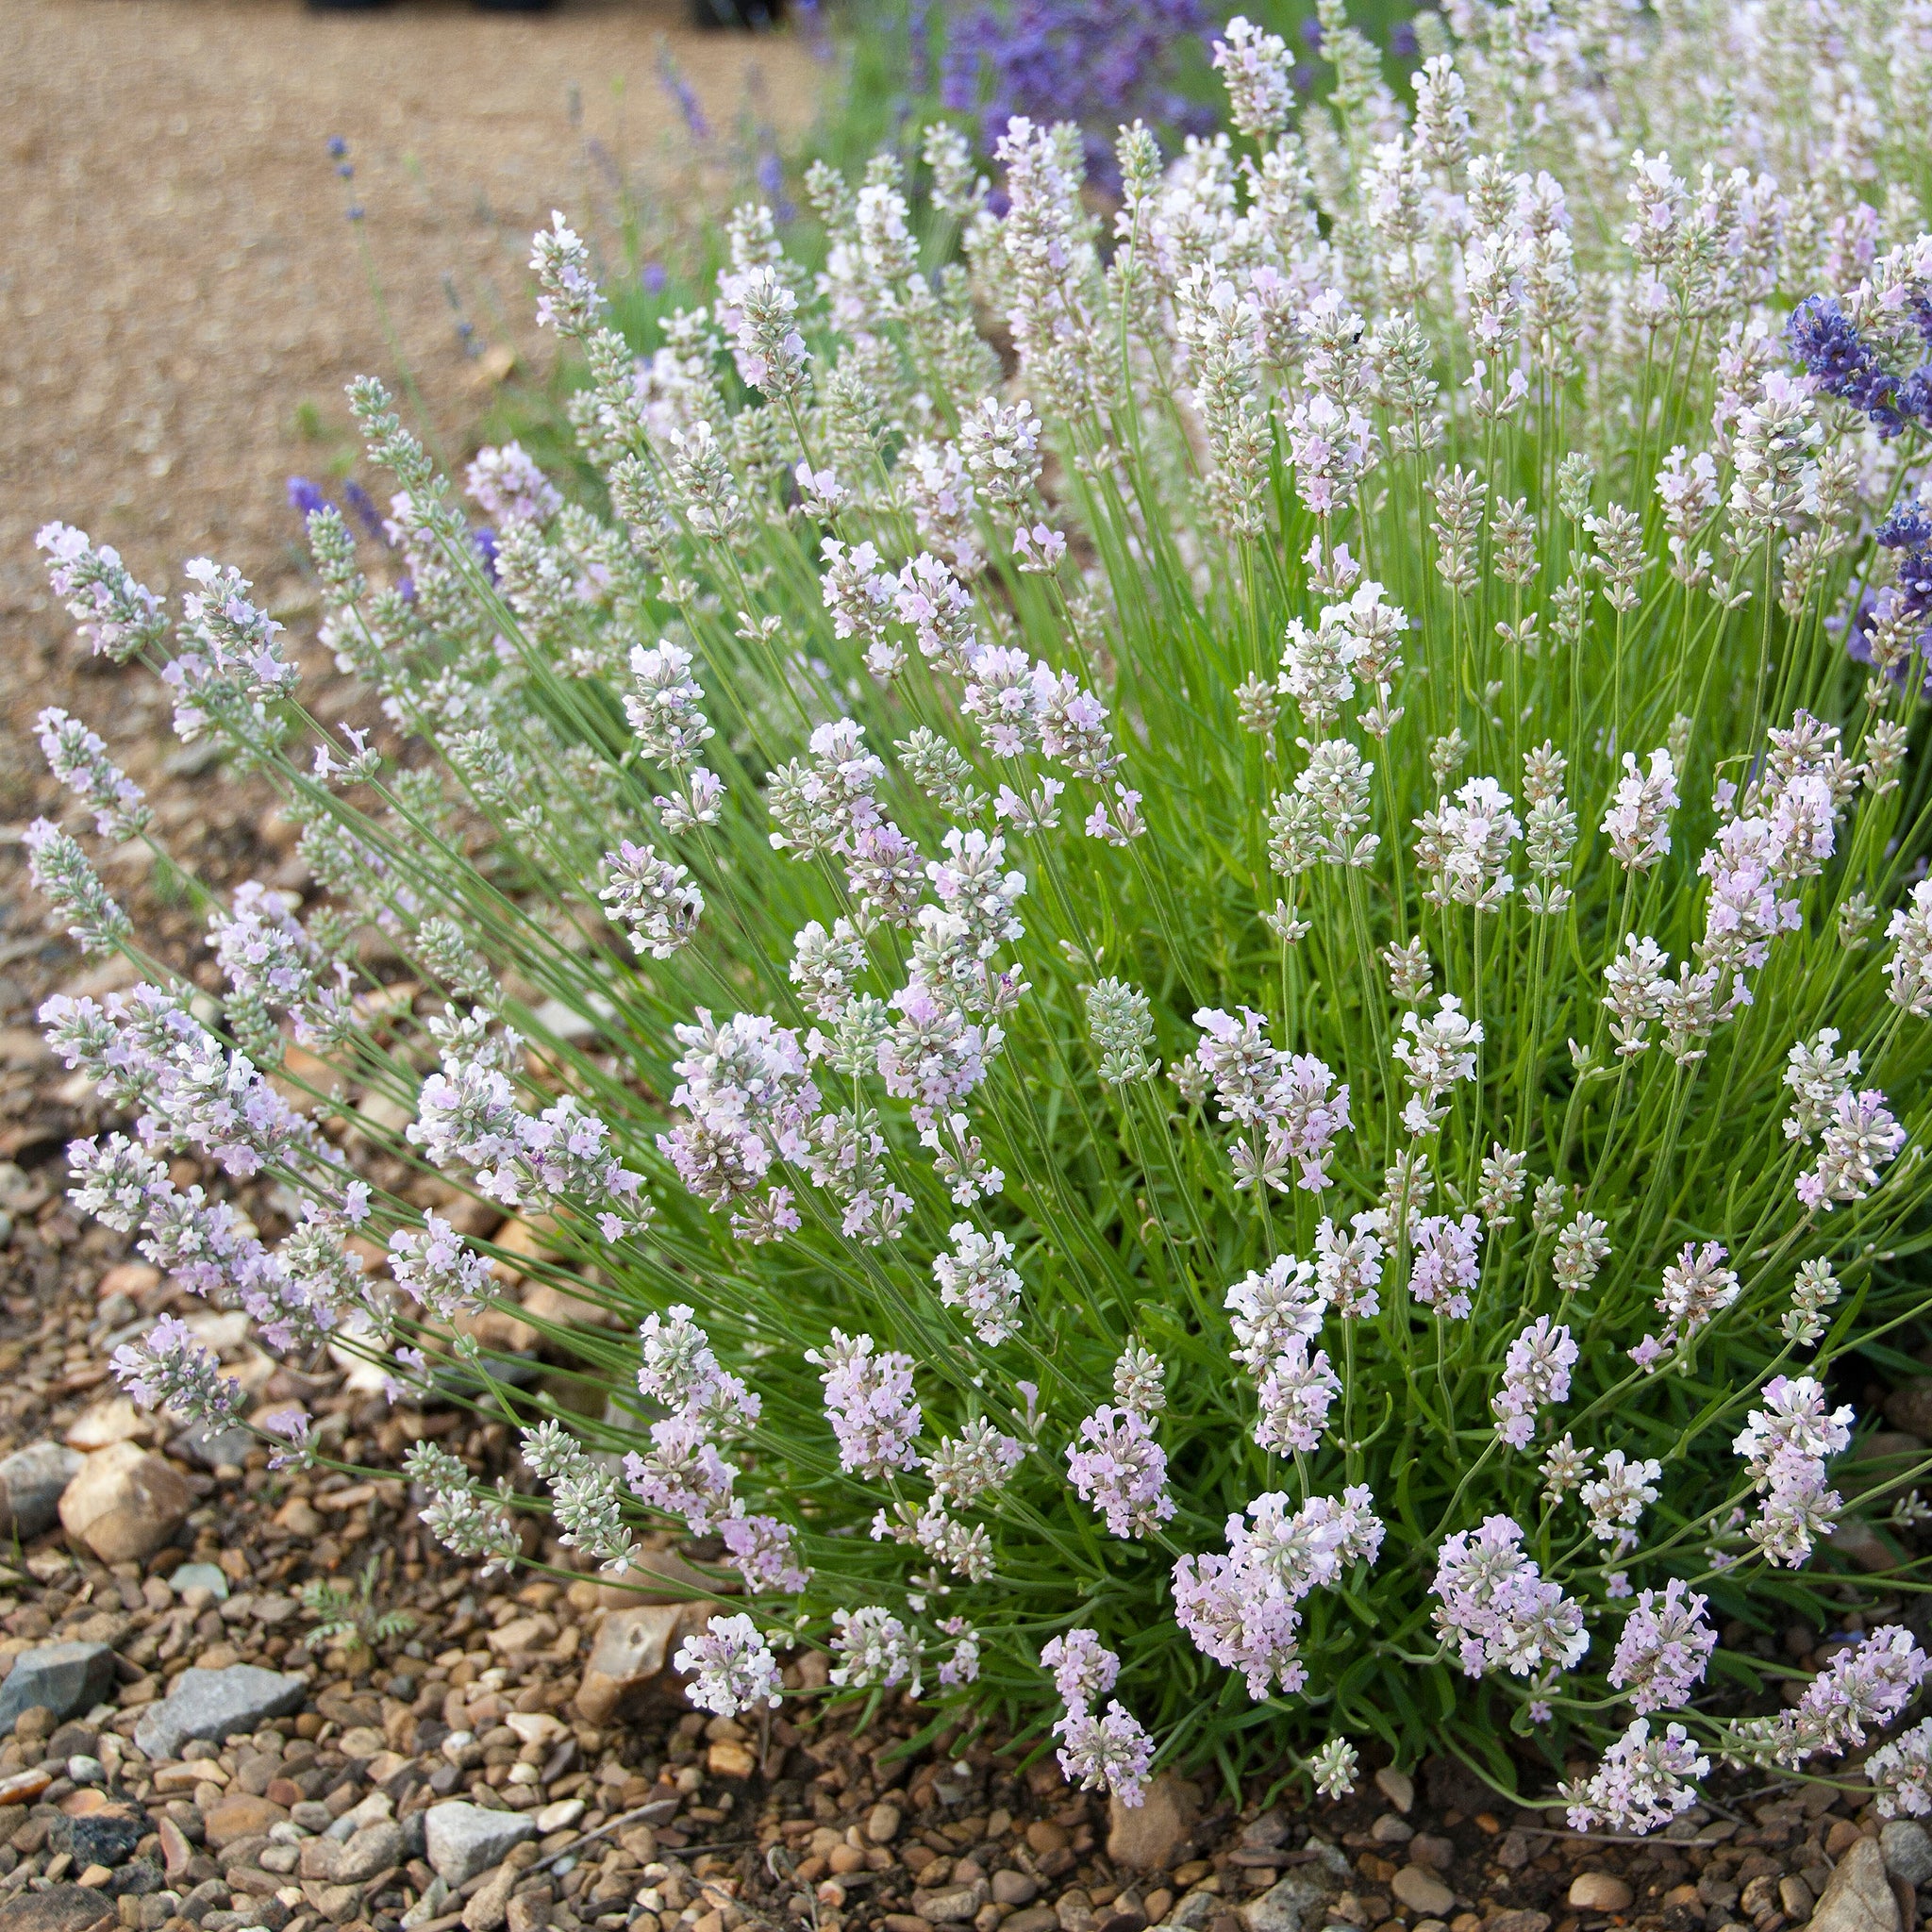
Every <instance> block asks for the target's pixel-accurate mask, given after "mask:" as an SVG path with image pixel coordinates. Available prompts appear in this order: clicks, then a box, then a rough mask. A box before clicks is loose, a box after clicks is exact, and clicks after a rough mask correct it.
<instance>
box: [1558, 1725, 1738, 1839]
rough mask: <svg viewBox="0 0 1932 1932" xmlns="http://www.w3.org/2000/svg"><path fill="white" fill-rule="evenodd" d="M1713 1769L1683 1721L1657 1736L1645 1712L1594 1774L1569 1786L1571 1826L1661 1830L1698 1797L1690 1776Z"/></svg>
mask: <svg viewBox="0 0 1932 1932" xmlns="http://www.w3.org/2000/svg"><path fill="white" fill-rule="evenodd" d="M1709 1769H1710V1760H1709V1758H1707V1757H1701V1756H1700V1755H1699V1754H1698V1750H1697V1747H1696V1746H1695V1745H1694V1744H1693V1743H1691V1739H1690V1736H1689V1734H1688V1733H1687V1732H1686V1731H1685V1729H1684V1727H1683V1725H1682V1724H1671V1725H1669V1726H1668V1727H1667V1728H1666V1730H1665V1732H1664V1734H1663V1736H1662V1737H1661V1738H1653V1737H1652V1736H1651V1734H1650V1720H1649V1719H1648V1718H1639V1719H1638V1720H1637V1722H1636V1723H1635V1724H1632V1725H1631V1726H1630V1728H1629V1729H1628V1730H1627V1731H1625V1732H1624V1735H1623V1736H1622V1737H1621V1738H1619V1739H1618V1740H1617V1741H1616V1742H1615V1743H1614V1744H1612V1745H1611V1746H1610V1748H1609V1749H1608V1750H1607V1751H1606V1752H1605V1753H1604V1757H1603V1762H1602V1763H1601V1764H1600V1765H1599V1766H1598V1767H1597V1769H1596V1773H1595V1774H1594V1775H1593V1776H1591V1777H1590V1778H1588V1779H1578V1780H1576V1781H1575V1782H1574V1783H1573V1784H1569V1785H1566V1786H1564V1788H1563V1795H1564V1797H1565V1798H1567V1799H1568V1800H1569V1801H1570V1828H1571V1830H1573V1831H1594V1830H1595V1829H1596V1828H1597V1827H1598V1826H1599V1825H1602V1826H1604V1827H1605V1828H1607V1829H1608V1830H1610V1831H1634V1832H1645V1831H1655V1830H1656V1829H1657V1826H1658V1825H1660V1824H1669V1823H1670V1822H1671V1820H1672V1819H1673V1818H1674V1817H1676V1816H1677V1814H1678V1813H1679V1812H1681V1811H1688V1810H1689V1809H1690V1808H1691V1806H1692V1805H1694V1804H1695V1803H1696V1802H1697V1793H1696V1792H1695V1791H1694V1790H1691V1787H1690V1785H1689V1784H1688V1783H1687V1782H1686V1780H1687V1779H1689V1778H1695V1777H1702V1776H1703V1775H1704V1774H1705V1773H1706V1772H1707V1771H1708V1770H1709Z"/></svg>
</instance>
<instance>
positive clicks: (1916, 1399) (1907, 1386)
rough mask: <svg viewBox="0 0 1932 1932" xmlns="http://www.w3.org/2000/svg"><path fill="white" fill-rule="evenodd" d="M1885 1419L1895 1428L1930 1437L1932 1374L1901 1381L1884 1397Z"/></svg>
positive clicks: (1931, 1426)
mask: <svg viewBox="0 0 1932 1932" xmlns="http://www.w3.org/2000/svg"><path fill="white" fill-rule="evenodd" d="M1885 1419H1886V1421H1887V1422H1889V1423H1890V1424H1891V1425H1892V1427H1893V1428H1895V1429H1902V1430H1905V1431H1907V1433H1909V1434H1911V1435H1914V1436H1923V1437H1926V1438H1928V1439H1932V1375H1915V1376H1914V1377H1913V1378H1912V1379H1911V1380H1910V1381H1909V1382H1901V1383H1900V1384H1899V1385H1898V1387H1897V1388H1896V1389H1894V1390H1893V1391H1891V1393H1890V1395H1888V1396H1887V1397H1886V1398H1885Z"/></svg>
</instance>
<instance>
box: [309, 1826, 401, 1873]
mask: <svg viewBox="0 0 1932 1932" xmlns="http://www.w3.org/2000/svg"><path fill="white" fill-rule="evenodd" d="M324 1842H326V1840H324ZM402 1862H403V1834H402V1829H401V1827H400V1826H398V1825H397V1824H394V1822H393V1821H391V1820H388V1819H385V1820H384V1821H383V1822H382V1823H381V1824H365V1825H364V1826H363V1827H362V1829H361V1830H360V1831H358V1833H357V1834H356V1836H355V1837H354V1838H352V1839H351V1840H349V1841H348V1842H347V1843H346V1844H345V1845H343V1846H342V1848H341V1851H340V1852H339V1853H338V1854H337V1856H336V1869H335V1874H334V1876H335V1879H336V1882H337V1883H338V1884H339V1885H363V1884H366V1883H367V1882H368V1881H369V1880H370V1879H372V1878H374V1877H375V1874H377V1873H378V1872H381V1871H384V1870H386V1869H387V1868H388V1867H390V1866H391V1865H400V1864H401V1863H402Z"/></svg>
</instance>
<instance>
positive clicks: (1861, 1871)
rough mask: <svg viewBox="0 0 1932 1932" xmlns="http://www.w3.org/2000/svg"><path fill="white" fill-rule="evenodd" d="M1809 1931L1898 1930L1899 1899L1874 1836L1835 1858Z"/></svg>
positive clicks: (1812, 1916) (1891, 1931)
mask: <svg viewBox="0 0 1932 1932" xmlns="http://www.w3.org/2000/svg"><path fill="white" fill-rule="evenodd" d="M1811 1928H1812V1932H1899V1920H1898V1900H1897V1899H1896V1898H1895V1897H1894V1896H1893V1895H1892V1890H1891V1880H1890V1878H1889V1877H1888V1876H1887V1875H1886V1871H1885V1855H1884V1853H1883V1852H1881V1851H1880V1850H1879V1849H1878V1840H1876V1839H1875V1838H1861V1839H1860V1840H1858V1841H1857V1844H1855V1845H1852V1846H1850V1847H1849V1848H1848V1849H1847V1850H1846V1852H1845V1855H1844V1857H1841V1858H1840V1860H1839V1861H1838V1870H1837V1871H1836V1872H1834V1873H1833V1874H1831V1883H1830V1884H1829V1885H1827V1886H1826V1887H1825V1888H1824V1897H1823V1898H1822V1899H1820V1900H1819V1901H1818V1909H1817V1910H1816V1911H1815V1912H1813V1913H1812V1914H1811Z"/></svg>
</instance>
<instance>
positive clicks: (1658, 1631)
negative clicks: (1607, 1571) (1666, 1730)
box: [1610, 1576, 1717, 1717]
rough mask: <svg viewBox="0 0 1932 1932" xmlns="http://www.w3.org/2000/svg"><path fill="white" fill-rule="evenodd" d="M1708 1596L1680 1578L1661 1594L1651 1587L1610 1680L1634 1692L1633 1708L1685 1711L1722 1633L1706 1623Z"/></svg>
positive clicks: (1634, 1614)
mask: <svg viewBox="0 0 1932 1932" xmlns="http://www.w3.org/2000/svg"><path fill="white" fill-rule="evenodd" d="M1707 1602H1708V1599H1707V1598H1706V1597H1702V1596H1699V1595H1698V1593H1697V1592H1696V1591H1693V1590H1692V1589H1691V1588H1690V1586H1689V1585H1688V1584H1686V1583H1685V1582H1684V1581H1683V1579H1682V1578H1681V1577H1676V1576H1674V1577H1672V1578H1671V1580H1670V1582H1669V1583H1667V1584H1666V1585H1665V1586H1664V1589H1663V1591H1662V1593H1661V1594H1659V1593H1658V1592H1657V1591H1654V1590H1646V1591H1643V1592H1642V1593H1641V1595H1640V1596H1639V1597H1638V1599H1637V1605H1636V1607H1635V1608H1634V1609H1633V1610H1632V1611H1631V1612H1630V1615H1629V1617H1628V1619H1627V1620H1626V1621H1625V1623H1624V1634H1623V1636H1622V1637H1620V1638H1619V1639H1618V1640H1617V1655H1616V1657H1615V1658H1614V1659H1613V1660H1612V1662H1611V1664H1610V1682H1611V1683H1612V1684H1614V1685H1615V1686H1616V1687H1617V1689H1618V1690H1620V1691H1622V1690H1626V1689H1627V1691H1629V1696H1630V1703H1631V1707H1632V1708H1633V1709H1635V1710H1636V1711H1637V1712H1638V1713H1639V1714H1640V1715H1641V1716H1645V1717H1648V1716H1649V1715H1650V1713H1651V1712H1652V1711H1654V1710H1681V1709H1682V1708H1683V1707H1684V1706H1685V1705H1686V1704H1688V1703H1689V1702H1690V1701H1691V1691H1693V1690H1695V1689H1696V1687H1697V1686H1698V1685H1699V1684H1700V1683H1702V1682H1703V1680H1704V1670H1705V1666H1706V1665H1707V1663H1708V1662H1709V1661H1710V1654H1711V1652H1712V1651H1714V1650H1715V1649H1716V1648H1717V1632H1716V1631H1715V1630H1713V1629H1712V1628H1711V1627H1710V1625H1709V1624H1707V1623H1706V1622H1705V1621H1704V1611H1705V1607H1706V1605H1707Z"/></svg>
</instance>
